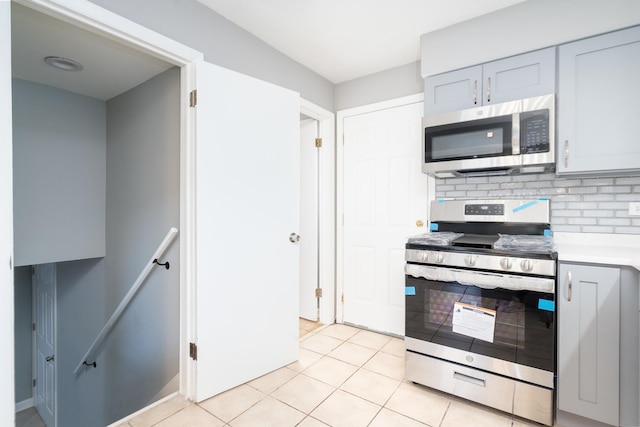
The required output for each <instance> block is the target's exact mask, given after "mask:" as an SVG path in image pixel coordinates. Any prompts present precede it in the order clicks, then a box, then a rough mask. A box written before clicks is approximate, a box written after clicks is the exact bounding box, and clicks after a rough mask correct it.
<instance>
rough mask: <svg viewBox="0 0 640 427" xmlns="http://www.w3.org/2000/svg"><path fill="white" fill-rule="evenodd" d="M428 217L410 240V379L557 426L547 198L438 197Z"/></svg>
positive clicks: (553, 291)
mask: <svg viewBox="0 0 640 427" xmlns="http://www.w3.org/2000/svg"><path fill="white" fill-rule="evenodd" d="M430 220H431V223H430V227H431V232H430V233H427V234H424V235H420V236H416V237H414V238H410V239H409V241H408V243H407V244H406V257H405V259H406V265H405V279H406V281H405V295H406V297H405V298H406V318H405V344H406V377H407V379H409V380H411V381H413V382H415V383H419V384H423V385H426V386H429V387H432V388H436V389H439V390H442V391H445V392H447V393H451V394H454V395H457V396H460V397H463V398H466V399H469V400H473V401H475V402H478V403H481V404H484V405H488V406H491V407H494V408H496V409H499V410H502V411H505V412H508V413H512V414H514V415H517V416H520V417H523V418H527V419H530V420H534V421H536V422H539V423H542V424H546V425H552V424H553V418H554V395H555V393H554V390H555V376H556V375H555V372H556V369H555V354H556V346H555V343H556V334H555V331H556V322H555V294H556V259H557V254H556V252H555V250H554V245H553V240H552V238H551V237H550V228H549V223H550V210H549V201H548V200H546V199H531V200H482V201H471V200H450V201H445V200H436V201H434V202H433V203H432V205H431V214H430Z"/></svg>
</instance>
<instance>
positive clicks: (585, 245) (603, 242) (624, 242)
mask: <svg viewBox="0 0 640 427" xmlns="http://www.w3.org/2000/svg"><path fill="white" fill-rule="evenodd" d="M553 240H554V242H555V244H556V247H557V250H558V260H559V261H574V262H585V263H593V264H606V265H619V266H629V267H633V268H635V269H636V270H638V271H640V235H632V234H599V233H560V232H556V233H553Z"/></svg>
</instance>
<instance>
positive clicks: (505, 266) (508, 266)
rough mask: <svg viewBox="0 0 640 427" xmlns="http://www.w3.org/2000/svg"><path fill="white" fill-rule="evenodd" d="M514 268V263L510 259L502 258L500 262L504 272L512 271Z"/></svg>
mask: <svg viewBox="0 0 640 427" xmlns="http://www.w3.org/2000/svg"><path fill="white" fill-rule="evenodd" d="M512 266H513V263H512V262H511V260H510V259H509V258H502V259H501V260H500V267H502V269H503V270H510V269H511V267H512Z"/></svg>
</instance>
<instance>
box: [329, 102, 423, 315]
mask: <svg viewBox="0 0 640 427" xmlns="http://www.w3.org/2000/svg"><path fill="white" fill-rule="evenodd" d="M422 101H424V94H423V93H419V94H415V95H408V96H403V97H401V98H396V99H391V100H388V101H382V102H376V103H374V104H368V105H363V106H360V107H354V108H349V109H347V110H341V111H338V112H337V113H336V115H337V120H336V122H337V124H336V127H337V132H336V135H337V138H338V141H339V143H338V144H337V149H336V218H337V221H336V222H337V223H336V322H337V323H343V321H344V313H343V301H342V293H343V292H344V262H345V260H344V223H343V222H344V199H343V197H344V187H343V186H344V120H345V118H347V117H352V116H357V115H359V114H366V113H372V112H374V111H380V110H385V109H389V108H395V107H401V106H404V105H409V104H415V103H416V102H422Z"/></svg>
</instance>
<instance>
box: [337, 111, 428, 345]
mask: <svg viewBox="0 0 640 427" xmlns="http://www.w3.org/2000/svg"><path fill="white" fill-rule="evenodd" d="M421 119H422V102H418V103H413V104H409V105H404V106H399V107H395V108H386V109H382V110H378V111H374V112H369V113H366V114H357V115H353V116H348V117H345V118H344V120H343V133H344V148H343V159H344V160H343V212H344V225H343V260H342V263H343V270H342V271H343V294H344V302H343V321H344V322H346V323H352V324H356V325H361V326H364V327H367V328H370V329H374V330H378V331H383V332H390V333H394V334H399V335H404V245H405V243H406V240H407V237H409V236H411V235H415V234H419V233H421V232H426V231H427V230H426V224H427V205H428V180H427V176H426V175H424V174H422V173H421V168H420V167H421V152H422V149H421ZM419 221H421V222H422V224H423V226H422V227H420V226H419V225H418V224H420V222H419Z"/></svg>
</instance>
